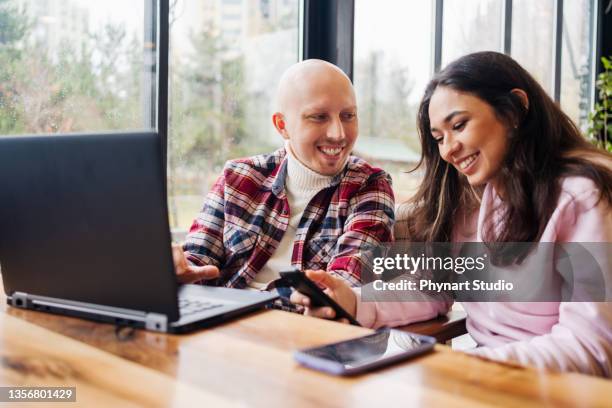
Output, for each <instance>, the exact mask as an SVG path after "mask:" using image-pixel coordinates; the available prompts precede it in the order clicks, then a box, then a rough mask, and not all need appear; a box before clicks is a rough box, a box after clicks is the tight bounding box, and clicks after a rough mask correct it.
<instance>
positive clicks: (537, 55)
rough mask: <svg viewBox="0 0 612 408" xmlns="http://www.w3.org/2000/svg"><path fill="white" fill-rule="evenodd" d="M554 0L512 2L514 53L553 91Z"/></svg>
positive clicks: (548, 89) (519, 60)
mask: <svg viewBox="0 0 612 408" xmlns="http://www.w3.org/2000/svg"><path fill="white" fill-rule="evenodd" d="M554 19H555V1H554V0H538V1H533V0H514V1H513V2H512V47H511V54H512V57H513V58H514V59H516V60H517V61H518V63H519V64H521V65H522V66H523V67H524V68H525V69H526V70H527V71H529V73H531V75H533V76H534V77H535V79H536V80H537V81H538V82H539V83H540V85H542V87H543V88H544V89H545V90H546V91H547V92H548V94H549V95H551V96H554V95H552V85H553V66H554V60H553V51H554V50H553V46H554V32H553V28H554Z"/></svg>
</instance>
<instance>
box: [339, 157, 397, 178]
mask: <svg viewBox="0 0 612 408" xmlns="http://www.w3.org/2000/svg"><path fill="white" fill-rule="evenodd" d="M344 178H345V179H347V178H348V179H350V180H354V181H359V180H362V181H363V180H371V179H388V180H390V177H389V175H388V174H387V172H386V171H384V170H383V169H382V168H380V167H376V166H374V165H372V164H370V163H368V162H367V161H366V160H364V159H362V158H361V157H359V156H353V155H351V156H350V157H349V160H348V164H347V171H346V173H345V176H344Z"/></svg>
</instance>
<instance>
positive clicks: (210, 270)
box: [172, 244, 219, 283]
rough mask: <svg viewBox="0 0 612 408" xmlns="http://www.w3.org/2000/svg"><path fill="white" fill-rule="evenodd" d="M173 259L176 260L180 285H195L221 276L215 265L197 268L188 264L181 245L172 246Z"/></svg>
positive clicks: (175, 268) (175, 267)
mask: <svg viewBox="0 0 612 408" xmlns="http://www.w3.org/2000/svg"><path fill="white" fill-rule="evenodd" d="M172 258H174V270H175V271H176V278H177V279H178V281H179V282H180V283H194V282H198V281H201V280H208V279H214V278H217V277H218V276H219V268H217V267H216V266H214V265H204V266H195V265H191V264H190V263H189V262H187V257H185V253H184V252H183V247H182V246H181V245H177V244H172Z"/></svg>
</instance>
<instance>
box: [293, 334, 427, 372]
mask: <svg viewBox="0 0 612 408" xmlns="http://www.w3.org/2000/svg"><path fill="white" fill-rule="evenodd" d="M432 346H433V343H432V342H429V341H428V340H427V339H426V338H422V337H419V336H416V335H414V334H410V333H405V332H402V331H399V330H390V329H383V330H379V331H377V332H376V333H373V334H370V335H367V336H364V337H360V338H357V339H353V340H347V341H343V342H340V343H335V344H330V345H327V346H322V347H317V348H313V349H309V350H304V351H302V352H303V353H304V354H307V355H310V356H313V357H317V358H320V359H324V360H330V361H335V362H337V363H340V364H341V365H343V366H344V367H345V368H346V369H350V368H355V367H359V366H363V365H370V364H373V363H376V362H377V361H379V360H381V361H386V360H389V359H392V358H393V357H395V356H398V355H406V354H409V353H410V351H414V350H417V349H423V348H424V347H425V348H430V347H432Z"/></svg>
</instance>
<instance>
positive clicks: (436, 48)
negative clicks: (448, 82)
mask: <svg viewBox="0 0 612 408" xmlns="http://www.w3.org/2000/svg"><path fill="white" fill-rule="evenodd" d="M443 18H444V0H436V1H435V5H434V18H433V20H434V32H433V64H432V66H433V71H434V73H436V72H439V71H440V69H441V68H442V30H443V27H442V24H443V23H442V22H443Z"/></svg>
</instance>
